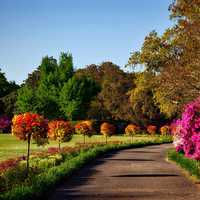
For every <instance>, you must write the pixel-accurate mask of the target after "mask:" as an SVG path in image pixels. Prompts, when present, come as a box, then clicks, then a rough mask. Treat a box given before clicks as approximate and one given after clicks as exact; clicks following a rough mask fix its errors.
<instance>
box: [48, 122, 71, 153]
mask: <svg viewBox="0 0 200 200" xmlns="http://www.w3.org/2000/svg"><path fill="white" fill-rule="evenodd" d="M73 132H74V128H73V126H72V125H71V123H70V122H68V121H64V120H53V121H50V122H49V123H48V137H49V138H50V139H53V140H57V141H58V145H59V149H60V144H61V142H68V141H70V140H71V138H72V134H73Z"/></svg>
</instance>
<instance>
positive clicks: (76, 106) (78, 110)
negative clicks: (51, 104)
mask: <svg viewBox="0 0 200 200" xmlns="http://www.w3.org/2000/svg"><path fill="white" fill-rule="evenodd" d="M98 91H99V86H98V85H97V83H96V82H95V81H94V80H92V79H91V78H87V77H81V78H77V77H75V76H74V77H72V78H71V79H70V80H69V81H68V82H67V83H65V84H64V86H63V88H62V90H61V94H60V108H61V111H62V112H63V113H64V114H65V116H67V118H68V119H70V120H74V119H81V118H84V117H85V113H86V111H87V108H88V105H89V103H90V101H91V99H92V98H93V97H94V96H95V95H96V94H97V93H98Z"/></svg>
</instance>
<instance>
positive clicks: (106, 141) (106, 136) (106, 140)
mask: <svg viewBox="0 0 200 200" xmlns="http://www.w3.org/2000/svg"><path fill="white" fill-rule="evenodd" d="M107 143H108V136H107V135H106V144H107Z"/></svg>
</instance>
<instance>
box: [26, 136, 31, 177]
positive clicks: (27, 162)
mask: <svg viewBox="0 0 200 200" xmlns="http://www.w3.org/2000/svg"><path fill="white" fill-rule="evenodd" d="M30 146H31V134H28V152H27V158H26V170H27V176H28V174H29V155H30Z"/></svg>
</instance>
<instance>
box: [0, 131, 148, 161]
mask: <svg viewBox="0 0 200 200" xmlns="http://www.w3.org/2000/svg"><path fill="white" fill-rule="evenodd" d="M149 137H150V136H148V135H145V134H142V135H136V136H134V137H133V141H136V140H139V139H143V140H145V139H149ZM131 140H132V138H131V137H128V136H123V135H116V136H112V137H109V138H108V142H109V141H123V142H131ZM87 142H89V143H90V142H105V137H104V136H103V135H93V136H92V137H90V138H89V137H86V143H87ZM76 143H83V136H81V135H74V136H73V138H72V140H71V141H70V142H67V143H62V144H61V147H64V146H74V145H75V144H76ZM57 146H58V143H57V142H56V141H49V144H47V145H45V146H44V147H43V146H40V147H38V146H37V145H36V144H31V152H35V151H45V150H47V149H48V148H49V147H57ZM26 151H27V143H26V142H23V141H20V140H18V139H17V138H16V137H15V136H12V135H11V134H0V161H2V160H6V159H9V158H15V157H17V156H22V155H26Z"/></svg>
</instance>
